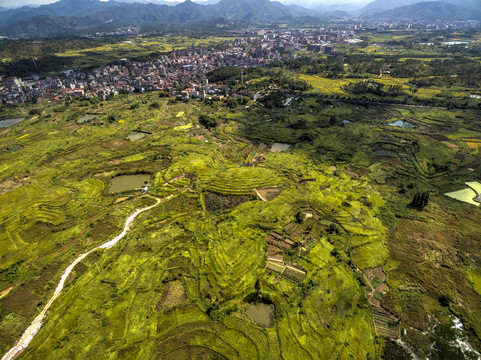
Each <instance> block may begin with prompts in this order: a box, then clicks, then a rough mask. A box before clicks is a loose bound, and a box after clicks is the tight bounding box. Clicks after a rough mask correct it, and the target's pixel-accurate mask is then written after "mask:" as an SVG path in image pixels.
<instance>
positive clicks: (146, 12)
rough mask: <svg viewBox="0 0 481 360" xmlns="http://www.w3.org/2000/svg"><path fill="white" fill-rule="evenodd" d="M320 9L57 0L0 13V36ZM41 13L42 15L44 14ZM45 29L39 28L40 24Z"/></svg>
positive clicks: (227, 0) (261, 3)
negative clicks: (107, 25) (56, 0)
mask: <svg viewBox="0 0 481 360" xmlns="http://www.w3.org/2000/svg"><path fill="white" fill-rule="evenodd" d="M303 16H313V17H320V16H321V13H320V12H317V11H314V10H308V9H305V8H303V7H301V6H298V5H290V6H285V5H282V4H281V3H279V2H276V1H269V0H221V1H219V2H218V3H216V4H211V5H201V4H199V3H195V2H192V1H190V0H187V1H184V2H182V3H180V4H177V5H175V6H171V5H162V4H161V2H157V1H150V2H149V1H146V0H144V3H132V2H130V1H128V2H117V1H109V2H101V1H99V0H61V1H59V2H56V3H53V4H50V5H43V6H40V7H38V8H32V7H22V8H19V9H12V10H8V11H5V12H2V13H0V24H2V25H3V26H2V27H0V34H1V35H9V36H47V35H48V36H50V35H52V34H53V33H55V34H60V35H61V34H63V32H66V33H70V31H71V30H75V29H78V28H88V27H94V26H96V27H98V26H100V25H102V24H104V23H105V22H107V21H109V22H111V26H125V25H139V26H144V25H159V24H183V23H189V22H199V21H209V20H213V19H227V20H241V21H253V22H272V21H282V20H291V19H295V18H298V17H303ZM44 17H45V18H44ZM47 24H48V26H49V27H51V28H44V27H45V26H47Z"/></svg>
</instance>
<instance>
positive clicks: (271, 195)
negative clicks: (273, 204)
mask: <svg viewBox="0 0 481 360" xmlns="http://www.w3.org/2000/svg"><path fill="white" fill-rule="evenodd" d="M257 191H258V192H259V194H261V195H262V197H263V198H264V199H266V200H267V201H271V200H274V199H275V198H276V197H278V196H279V194H280V193H281V189H279V188H271V189H257Z"/></svg>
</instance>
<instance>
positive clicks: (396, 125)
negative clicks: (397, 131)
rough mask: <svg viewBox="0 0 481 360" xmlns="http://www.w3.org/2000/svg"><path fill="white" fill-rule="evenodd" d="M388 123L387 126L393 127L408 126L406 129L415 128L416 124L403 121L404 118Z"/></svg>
mask: <svg viewBox="0 0 481 360" xmlns="http://www.w3.org/2000/svg"><path fill="white" fill-rule="evenodd" d="M388 125H389V126H395V127H402V128H408V129H415V128H417V126H416V125H414V124H411V123H410V122H408V121H404V120H397V121H394V122H392V123H389V124H388Z"/></svg>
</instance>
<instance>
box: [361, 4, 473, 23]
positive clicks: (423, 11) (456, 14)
mask: <svg viewBox="0 0 481 360" xmlns="http://www.w3.org/2000/svg"><path fill="white" fill-rule="evenodd" d="M370 17H371V18H381V19H390V20H401V19H416V20H427V21H436V20H474V19H479V18H480V14H479V13H476V12H473V11H472V10H469V9H466V8H464V7H461V6H457V5H453V4H448V3H445V2H439V1H429V2H421V3H416V4H413V5H408V6H402V7H397V8H395V9H392V10H387V11H383V12H379V13H376V14H374V15H371V16H370Z"/></svg>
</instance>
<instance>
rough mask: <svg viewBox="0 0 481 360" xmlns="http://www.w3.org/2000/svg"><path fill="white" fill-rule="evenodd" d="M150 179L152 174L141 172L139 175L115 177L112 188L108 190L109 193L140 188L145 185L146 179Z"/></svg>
mask: <svg viewBox="0 0 481 360" xmlns="http://www.w3.org/2000/svg"><path fill="white" fill-rule="evenodd" d="M149 180H150V175H148V174H139V175H122V176H117V177H114V178H113V179H112V181H111V183H112V184H111V185H110V188H109V190H108V193H109V194H113V193H118V192H123V191H128V190H135V189H140V188H141V187H142V186H144V185H145V182H146V181H149Z"/></svg>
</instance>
